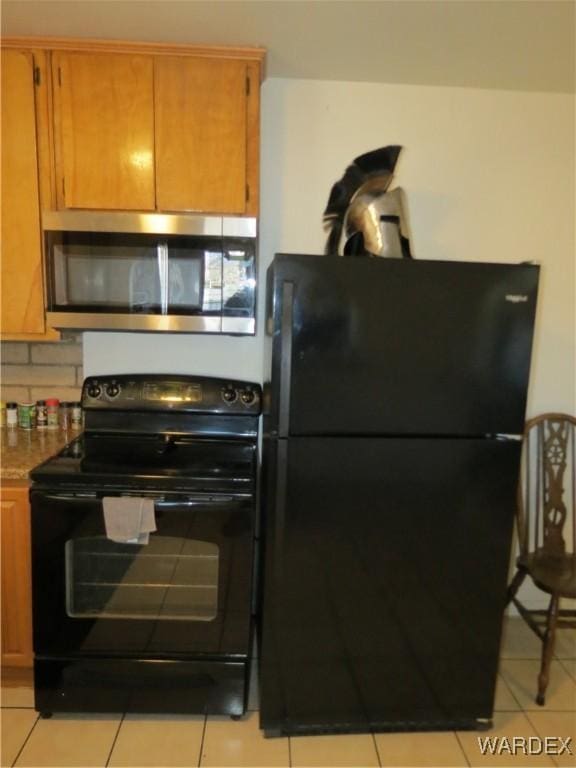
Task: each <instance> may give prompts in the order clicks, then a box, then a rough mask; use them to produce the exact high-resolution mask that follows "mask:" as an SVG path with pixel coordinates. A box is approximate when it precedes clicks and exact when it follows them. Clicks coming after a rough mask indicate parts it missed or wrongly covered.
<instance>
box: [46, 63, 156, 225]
mask: <svg viewBox="0 0 576 768" xmlns="http://www.w3.org/2000/svg"><path fill="white" fill-rule="evenodd" d="M52 74H53V87H54V110H55V115H54V117H55V129H56V162H57V166H58V169H59V173H58V176H59V178H60V180H61V185H62V186H61V187H60V188H59V189H58V192H59V194H60V196H61V204H62V207H65V208H97V209H102V210H106V209H126V210H153V209H154V207H155V200H154V157H153V152H154V103H153V102H154V98H153V88H154V84H153V59H152V57H151V56H142V55H132V54H110V53H106V54H102V53H55V54H54V56H53V64H52Z"/></svg>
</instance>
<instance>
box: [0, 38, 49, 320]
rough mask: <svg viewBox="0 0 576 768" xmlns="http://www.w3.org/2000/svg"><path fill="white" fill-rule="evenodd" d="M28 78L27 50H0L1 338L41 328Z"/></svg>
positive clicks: (33, 132)
mask: <svg viewBox="0 0 576 768" xmlns="http://www.w3.org/2000/svg"><path fill="white" fill-rule="evenodd" d="M38 71H40V70H38ZM34 77H35V64H34V57H33V54H32V53H31V52H30V51H19V50H4V49H3V50H2V243H1V246H2V327H1V330H2V334H3V335H8V334H11V335H13V334H42V333H44V330H45V325H44V290H43V270H42V243H41V236H40V201H39V195H40V190H39V182H38V155H37V138H36V105H35V93H34V89H35V85H34Z"/></svg>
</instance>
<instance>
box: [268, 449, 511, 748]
mask: <svg viewBox="0 0 576 768" xmlns="http://www.w3.org/2000/svg"><path fill="white" fill-rule="evenodd" d="M265 452H266V456H265V458H266V461H267V466H268V468H269V471H270V474H271V477H270V478H269V480H270V482H269V485H268V489H269V490H268V498H267V499H266V501H265V504H266V509H267V517H266V520H265V528H266V529H265V556H264V604H263V614H262V615H263V620H262V621H263V626H262V637H261V646H260V649H261V650H260V680H261V683H260V711H261V726H262V727H263V728H264V729H265V730H267V731H270V732H281V733H287V734H290V733H294V734H295V733H306V732H310V733H312V732H328V731H335V732H337V731H344V732H345V731H355V730H356V731H358V730H365V729H366V728H367V727H368V728H374V729H380V730H426V729H438V730H441V729H447V728H449V729H451V728H474V727H476V726H477V724H478V723H477V721H478V720H479V719H480V720H483V719H489V718H490V717H491V716H492V708H493V701H494V690H495V683H496V672H497V663H498V649H499V643H500V631H501V621H502V613H503V607H504V602H505V594H506V579H507V568H508V562H509V554H510V541H511V531H512V524H513V509H514V499H515V487H516V478H517V472H518V462H519V453H520V443H518V442H516V441H496V440H494V441H492V440H466V439H455V440H452V439H436V440H432V439H411V440H403V439H375V438H358V439H352V438H341V439H332V438H294V439H291V440H288V441H285V440H267V441H265Z"/></svg>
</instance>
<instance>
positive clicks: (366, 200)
mask: <svg viewBox="0 0 576 768" xmlns="http://www.w3.org/2000/svg"><path fill="white" fill-rule="evenodd" d="M401 149H402V147H399V146H388V147H382V148H381V149H375V150H373V151H372V152H367V153H366V154H364V155H360V156H359V157H357V158H356V159H355V160H354V161H353V163H352V164H351V165H349V166H348V168H347V169H346V172H345V173H344V175H343V176H342V178H341V179H340V180H339V181H337V182H336V183H335V184H334V185H333V187H332V190H331V192H330V197H329V199H328V204H327V206H326V210H325V211H324V227H325V229H327V230H328V231H329V234H328V239H327V241H326V248H325V252H326V253H327V254H332V255H333V254H336V255H340V256H362V255H372V256H385V257H392V258H401V257H407V258H411V255H412V254H411V253H410V238H409V234H408V224H407V221H406V216H405V213H404V208H405V206H404V202H403V192H402V189H401V188H400V187H396V188H395V189H394V190H392V191H388V189H389V186H390V184H391V182H392V178H393V175H394V168H395V166H396V161H397V159H398V155H399V154H400V150H401Z"/></svg>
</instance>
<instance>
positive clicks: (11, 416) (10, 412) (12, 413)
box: [6, 403, 18, 429]
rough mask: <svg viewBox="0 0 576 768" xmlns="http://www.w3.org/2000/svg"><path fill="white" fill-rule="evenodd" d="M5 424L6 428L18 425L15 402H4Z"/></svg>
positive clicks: (13, 427)
mask: <svg viewBox="0 0 576 768" xmlns="http://www.w3.org/2000/svg"><path fill="white" fill-rule="evenodd" d="M6 426H7V427H8V429H16V427H17V426H18V404H17V403H6Z"/></svg>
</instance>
